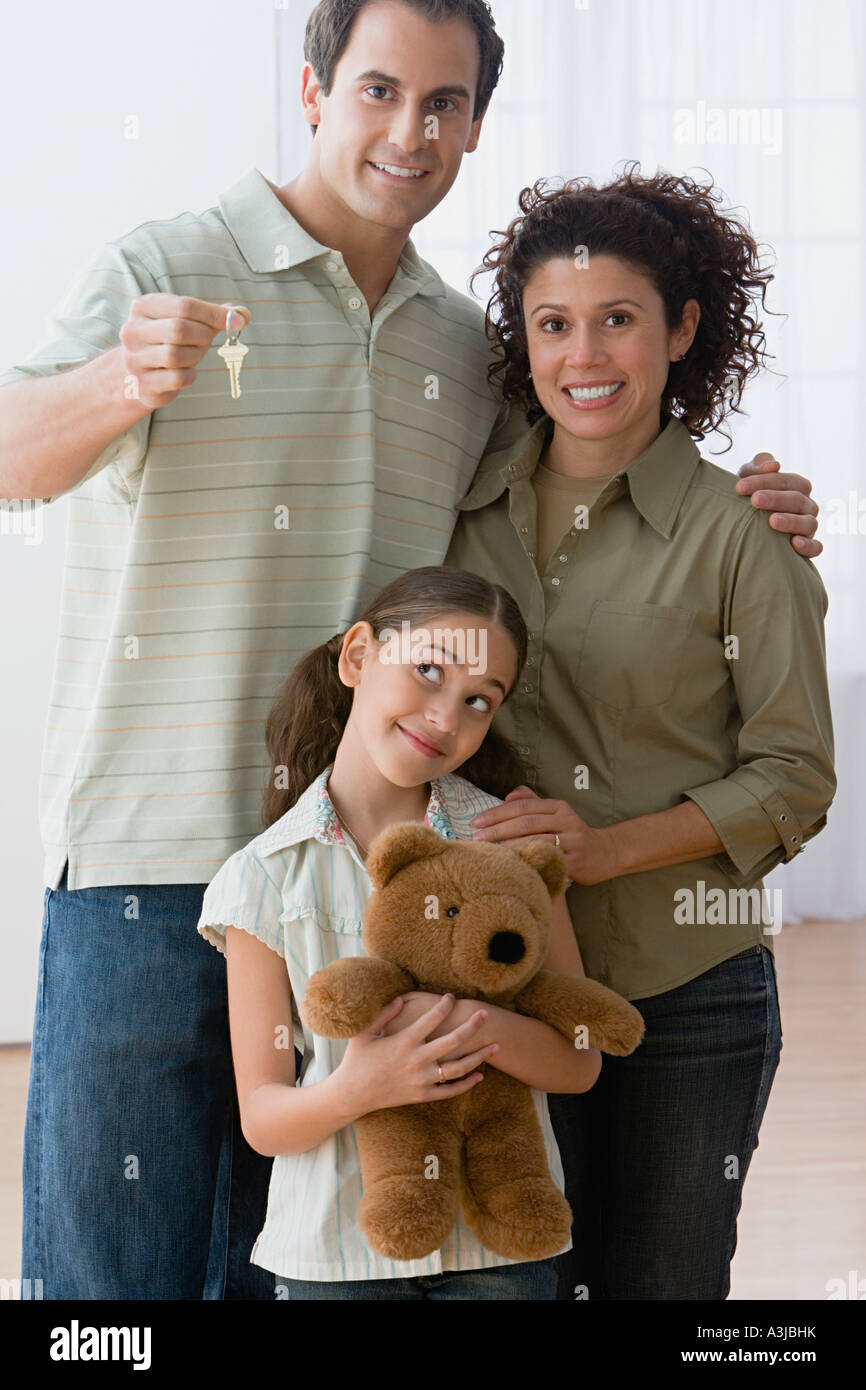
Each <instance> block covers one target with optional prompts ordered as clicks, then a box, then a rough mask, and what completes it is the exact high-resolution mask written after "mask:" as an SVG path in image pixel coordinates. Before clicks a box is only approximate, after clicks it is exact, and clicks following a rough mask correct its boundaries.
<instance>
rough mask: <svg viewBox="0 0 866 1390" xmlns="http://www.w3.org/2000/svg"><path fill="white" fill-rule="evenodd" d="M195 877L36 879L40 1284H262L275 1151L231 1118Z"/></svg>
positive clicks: (87, 1295) (33, 1141)
mask: <svg viewBox="0 0 866 1390" xmlns="http://www.w3.org/2000/svg"><path fill="white" fill-rule="evenodd" d="M205 886H206V885H205V884H203V883H196V884H168V885H152V884H143V885H139V886H135V887H130V888H126V887H123V888H119V887H104V888H103V887H100V888H81V889H76V890H74V891H70V890H69V889H68V888H67V887H66V872H65V870H64V875H63V878H62V879H61V882H60V886H59V887H58V888H57V889H56V890H54V891H52V890H51V889H50V888H46V890H45V905H44V916H43V923H42V943H41V947H40V952H39V981H38V988H37V997H36V1017H35V1024H34V1030H33V1049H32V1054H31V1063H30V1086H29V1092H28V1098H27V1119H26V1124H25V1134H24V1171H23V1178H24V1240H23V1252H22V1271H21V1272H22V1278H25V1279H27V1278H29V1279H41V1280H42V1281H43V1297H44V1298H51V1299H62V1298H71V1299H263V1300H264V1299H267V1300H268V1301H269V1302H272V1301H273V1297H274V1276H273V1274H271V1273H269V1272H268V1271H267V1270H264V1269H261V1268H260V1267H259V1266H257V1265H252V1264H250V1263H249V1256H250V1250H251V1249H252V1245H253V1242H254V1241H255V1238H256V1236H257V1235H258V1233H259V1231H260V1230H261V1228H262V1226H263V1224H264V1216H265V1208H266V1203H267V1191H268V1183H269V1180H270V1171H271V1164H272V1162H273V1160H272V1159H269V1158H263V1157H262V1156H261V1155H260V1154H257V1153H255V1152H254V1151H253V1150H252V1149H251V1148H250V1147H249V1145H248V1144H247V1142H246V1140H245V1139H244V1137H243V1135H242V1133H241V1130H240V1124H239V1120H238V1111H237V1098H236V1092H235V1087H234V1074H233V1070H232V1060H231V1047H230V1042H229V1031H228V1010H227V996H226V969H225V959H224V957H223V956H221V955H220V954H219V952H218V951H216V950H215V949H214V947H213V946H211V945H209V944H208V943H207V942H206V941H204V940H203V939H202V938H201V937H200V936H199V935H198V933H197V932H196V929H195V928H196V923H197V921H198V918H199V913H200V912H201V902H202V895H203V893H204V889H205ZM135 904H137V916H135V915H134V913H135V911H136V907H135Z"/></svg>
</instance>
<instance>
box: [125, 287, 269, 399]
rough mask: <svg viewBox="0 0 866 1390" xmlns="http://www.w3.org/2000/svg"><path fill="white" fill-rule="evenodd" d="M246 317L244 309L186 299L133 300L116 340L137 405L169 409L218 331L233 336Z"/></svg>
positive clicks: (150, 296)
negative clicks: (135, 391) (134, 385)
mask: <svg viewBox="0 0 866 1390" xmlns="http://www.w3.org/2000/svg"><path fill="white" fill-rule="evenodd" d="M230 309H231V310H232V314H231V319H230V321H229V322H228V328H227V315H228V311H229V310H230ZM251 317H252V316H251V314H250V311H249V310H248V309H246V308H244V307H243V305H237V304H236V305H231V304H215V303H213V302H212V301H211V300H209V299H193V298H191V297H190V296H189V295H178V294H144V295H142V296H141V297H140V298H139V299H134V300H133V301H132V306H131V308H130V311H129V318H128V319H127V321H126V323H125V324H124V325H123V327H122V328H121V330H120V341H121V343H122V345H123V350H124V353H123V355H124V365H125V374H126V375H131V376H134V377H135V378H136V381H137V383H138V399H139V400H140V401H141V403H142V405H145V406H147V408H148V409H149V410H157V409H159V407H160V406H164V405H170V404H171V402H172V401H173V400H174V399H175V398H176V397H177V396H178V395H179V394H180V392H181V391H182V390H183V388H184V387H185V386H190V385H191V384H192V383H193V382H194V381H195V379H196V376H197V375H198V373H197V371H196V368H197V367H198V364H199V362H200V361H201V360H202V358H203V357H204V355H205V353H206V352H207V351H208V349H209V348H210V346H211V343H212V342H213V340H214V338H215V337H216V335H217V333H219V332H223V333H225V332H226V331H228V332H230V333H231V334H233V335H236V334H237V333H239V332H241V331H242V330H243V329H244V328H246V326H247V324H248V323H249V322H250V319H251Z"/></svg>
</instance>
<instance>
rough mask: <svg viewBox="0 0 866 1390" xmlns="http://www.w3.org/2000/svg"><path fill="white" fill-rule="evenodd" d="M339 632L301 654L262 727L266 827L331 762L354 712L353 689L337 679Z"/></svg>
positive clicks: (277, 817) (340, 639)
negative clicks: (265, 762)
mask: <svg viewBox="0 0 866 1390" xmlns="http://www.w3.org/2000/svg"><path fill="white" fill-rule="evenodd" d="M342 645H343V633H342V632H337V633H335V634H334V636H333V637H330V638H329V639H328V641H327V642H323V643H322V645H321V646H320V647H314V648H313V650H312V651H310V652H307V653H306V655H305V656H302V657H301V659H300V661H299V662H297V664H296V665H295V666H294V667H293V669H292V671H291V673H290V675H289V676H288V677H287V678H286V680H285V681H284V682H283V685H282V688H281V689H280V691H279V694H278V695H277V698H276V699H275V701H274V704H273V706H272V708H271V712H270V714H269V715H268V721H267V724H266V726H265V743H266V745H267V749H268V754H269V757H270V769H269V779H268V785H267V788H266V790H265V795H264V802H263V805H262V821H263V823H264V827H265V829H267V827H268V826H269V825H273V823H274V821H276V820H279V818H280V816H282V815H284V814H285V813H286V811H288V809H289V807H290V806H294V804H295V802H296V801H297V800H298V798H299V797H300V796H301V795H302V794H303V792H305V791H306V789H307V787H308V786H309V785H310V783H311V782H314V781H315V779H316V778H317V777H318V775H319V773H320V772H322V771H323V769H324V768H326V767H327V766H328V763H330V762H333V760H334V754H335V753H336V751H337V745H338V744H339V742H340V739H341V738H342V737H343V730H344V729H345V727H346V721H347V720H348V718H349V712H350V710H351V708H352V691H351V690H350V689H349V687H348V686H345V685H344V684H343V682H342V681H341V680H340V675H339V672H338V670H337V658H338V657H339V655H340V651H341V648H342Z"/></svg>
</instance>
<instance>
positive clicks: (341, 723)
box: [262, 565, 528, 829]
mask: <svg viewBox="0 0 866 1390" xmlns="http://www.w3.org/2000/svg"><path fill="white" fill-rule="evenodd" d="M447 613H466V614H467V615H469V616H473V617H477V618H482V619H484V620H485V621H486V622H495V623H499V624H500V625H501V626H502V627H503V628H504V629H505V631H506V632H508V633H509V635H510V636H511V639H512V641H513V643H514V650H515V654H516V657H517V675H518V676H519V674H520V671H521V670H522V669H523V664H524V662H525V660H526V652H527V645H528V639H527V632H526V624H525V623H524V621H523V616H522V614H521V612H520V609H519V607H518V606H517V604H516V603H515V601H514V598H513V597H512V595H511V594H510V593H509V592H508V590H507V589H503V588H502V586H501V585H499V584H491V583H490V582H489V580H487V579H484V578H482V576H481V575H478V574H471V573H470V572H469V571H467V570H459V569H454V568H452V567H451V566H450V565H449V566H446V565H427V566H423V567H421V568H419V569H414V570H407V572H406V573H405V574H402V575H400V576H399V577H398V578H397V579H394V580H392V581H391V583H390V584H386V586H385V588H384V589H382V590H381V591H380V592H379V593H378V594H377V595H376V597H375V598H374V599H373V600H372V602H370V603H369V604H368V605H367V607H366V609H365V610H364V612H363V613H361V614H360V615H359V617H358V618H357V619H356V620H355V621H357V622H368V623H369V624H370V626H371V628H372V629H373V632H374V634H375V636H376V637H377V638H378V637H379V634H380V632H381V631H382V629H383V628H388V629H390V630H395V631H402V623H403V622H408V623H409V624H410V625H411V626H413V627H415V626H421V625H423V626H428V625H434V622H435V619H437V618H441V617H442V615H443V614H447ZM350 626H351V624H350ZM344 636H345V633H342V632H337V633H335V634H334V635H333V637H331V638H329V639H328V641H327V642H323V643H322V645H321V646H319V647H314V648H313V650H312V651H310V652H307V653H306V655H304V656H303V657H301V659H300V661H298V662H297V663H296V665H295V666H294V667H293V669H292V671H291V672H290V674H289V675H288V677H287V678H286V680H285V681H284V682H283V685H282V686H281V688H280V690H279V691H278V692H277V695H276V698H275V700H274V703H273V706H272V708H271V712H270V714H269V715H268V719H267V724H266V727H265V742H266V745H267V749H268V755H269V760H270V763H269V771H268V782H267V786H266V788H265V792H264V798H263V803H262V822H263V826H264V828H265V829H267V827H268V826H269V825H273V823H274V821H277V820H279V818H280V816H283V815H285V813H286V811H288V810H289V808H290V807H292V806H294V804H295V802H296V801H297V800H298V798H299V797H300V796H302V795H303V793H304V792H305V791H306V789H307V787H308V786H309V785H310V783H311V782H314V781H315V779H316V778H317V777H318V776H319V774H320V773H321V772H323V771H324V769H325V768H326V767H327V766H328V764H329V763H331V762H333V760H334V756H335V754H336V752H337V746H338V744H339V742H340V739H341V738H342V737H343V731H344V729H345V727H346V723H347V721H348V718H349V714H350V713H351V709H352V700H353V699H354V692H353V690H352V689H351V688H350V687H349V686H346V685H344V684H343V682H342V681H341V680H340V673H339V670H338V668H337V660H338V658H339V655H340V651H341V650H342V646H343V638H344ZM516 683H517V676H515V681H514V684H515V685H516ZM511 689H512V690H513V689H514V686H513V685H512V687H511ZM510 693H511V692H510V691H509V695H510ZM506 698H508V697H506ZM455 772H456V773H457V774H458V775H459V776H461V777H465V778H466V780H467V781H469V782H473V783H474V784H475V785H476V786H477V787H480V788H481V789H482V790H483V791H487V792H490V793H491V795H493V796H498V797H500V798H502V799H503V800H504V799H505V797H506V796H507V795H508V793H509V792H510V791H511V790H512V788H514V787H516V786H517V785H518V783H520V782H524V781H525V780H526V771H525V769H524V765H523V763H522V761H521V758H520V755H519V754H518V752H517V750H516V748H515V747H514V745H513V744H512V743H511V742H510V741H509V740H508V739H507V738H506V737H505V736H504V735H503V734H500V733H499V732H498V731H497V730H495V729H493V728H490V729H488V731H487V736H486V738H485V739H484V742H483V743H482V744H481V746H480V748H478V749H477V751H476V752H475V753H474V754H473V755H472V757H471V758H467V760H466V762H465V763H463V765H462V766H461V767H459V768H456V769H455Z"/></svg>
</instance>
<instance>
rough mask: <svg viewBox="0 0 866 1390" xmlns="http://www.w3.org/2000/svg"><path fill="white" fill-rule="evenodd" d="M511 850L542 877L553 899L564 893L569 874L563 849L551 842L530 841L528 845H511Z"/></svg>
mask: <svg viewBox="0 0 866 1390" xmlns="http://www.w3.org/2000/svg"><path fill="white" fill-rule="evenodd" d="M509 848H510V849H511V850H512V852H513V853H514V854H519V855H520V857H521V859H525V860H526V862H527V864H529V865H530V867H531V868H533V869H535V871H536V873H538V874H540V875H541V877H542V878H543V879H544V884H545V887H546V888H547V891H548V893H549V894H550V896H551V898H555V897H557V896H558V895H559V894H560V893H561V892H562V890H563V888H564V887H565V885H566V884H567V883H568V874H567V873H566V870H565V858H564V856H563V853H562V850H561V849H557V848H556V845H552V844H551V843H550V841H549V840H530V841H529V843H528V844H526V845H511V846H509Z"/></svg>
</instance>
